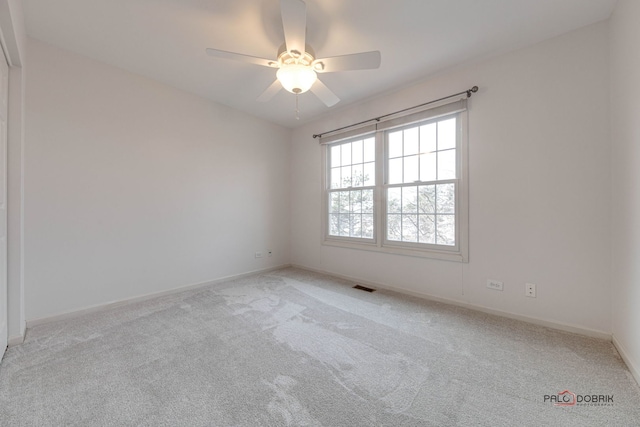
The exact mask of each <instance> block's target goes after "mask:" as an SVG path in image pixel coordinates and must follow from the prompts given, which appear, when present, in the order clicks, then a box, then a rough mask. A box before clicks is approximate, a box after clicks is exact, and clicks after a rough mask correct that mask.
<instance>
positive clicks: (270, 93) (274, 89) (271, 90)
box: [258, 79, 282, 102]
mask: <svg viewBox="0 0 640 427" xmlns="http://www.w3.org/2000/svg"><path fill="white" fill-rule="evenodd" d="M280 89H282V85H281V84H280V81H278V79H276V81H274V82H273V83H271V86H269V87H268V88H267V89H266V90H265V91H264V92H262V95H260V96H259V97H258V102H267V101H269V100H270V99H271V98H273V97H274V96H275V95H276V93H278V92H280Z"/></svg>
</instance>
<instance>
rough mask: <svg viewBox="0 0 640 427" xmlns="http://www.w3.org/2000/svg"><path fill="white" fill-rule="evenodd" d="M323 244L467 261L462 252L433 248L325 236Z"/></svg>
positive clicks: (444, 259) (418, 256)
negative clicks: (399, 245)
mask: <svg viewBox="0 0 640 427" xmlns="http://www.w3.org/2000/svg"><path fill="white" fill-rule="evenodd" d="M322 244H323V245H324V246H335V247H340V248H348V249H356V250H361V251H370V252H379V253H387V254H393V255H403V256H411V257H417V258H430V259H439V260H443V261H454V262H468V256H467V255H466V254H463V253H462V252H454V251H439V250H435V249H411V248H404V247H398V246H389V245H384V246H382V245H378V244H376V243H366V242H350V241H345V240H338V239H331V238H325V239H324V241H323V242H322Z"/></svg>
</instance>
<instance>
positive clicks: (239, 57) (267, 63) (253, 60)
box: [207, 48, 278, 68]
mask: <svg viewBox="0 0 640 427" xmlns="http://www.w3.org/2000/svg"><path fill="white" fill-rule="evenodd" d="M207 54H208V55H209V56H213V57H214V58H224V59H233V60H234V61H241V62H248V63H250V64H256V65H262V66H264V67H271V68H278V61H274V60H271V59H265V58H258V57H257V56H251V55H243V54H241V53H235V52H227V51H226V50H219V49H211V48H208V49H207Z"/></svg>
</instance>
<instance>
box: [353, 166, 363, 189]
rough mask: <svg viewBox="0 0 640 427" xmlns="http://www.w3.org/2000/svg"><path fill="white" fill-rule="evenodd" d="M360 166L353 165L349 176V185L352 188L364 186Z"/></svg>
mask: <svg viewBox="0 0 640 427" xmlns="http://www.w3.org/2000/svg"><path fill="white" fill-rule="evenodd" d="M362 172H363V171H362V165H361V164H360V165H353V169H352V173H353V174H352V175H351V184H352V185H353V186H354V187H362V186H363V185H364V177H363V173H362Z"/></svg>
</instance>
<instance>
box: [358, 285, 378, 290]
mask: <svg viewBox="0 0 640 427" xmlns="http://www.w3.org/2000/svg"><path fill="white" fill-rule="evenodd" d="M353 289H360V290H361V291H365V292H374V291H375V289H372V288H367V287H366V286H362V285H355V286H354V287H353Z"/></svg>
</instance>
